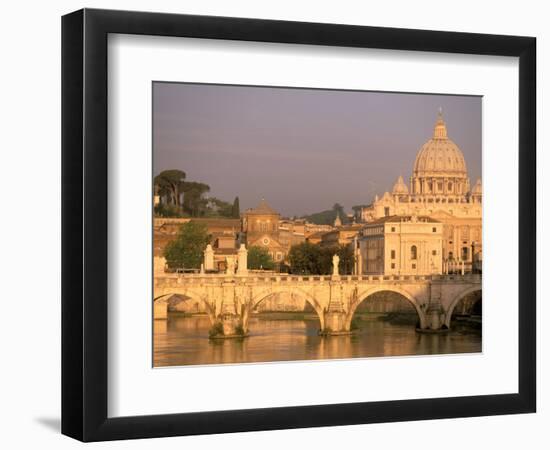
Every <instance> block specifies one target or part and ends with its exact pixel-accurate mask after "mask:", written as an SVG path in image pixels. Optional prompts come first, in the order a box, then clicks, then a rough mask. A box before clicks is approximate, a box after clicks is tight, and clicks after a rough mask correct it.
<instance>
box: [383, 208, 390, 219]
mask: <svg viewBox="0 0 550 450" xmlns="http://www.w3.org/2000/svg"><path fill="white" fill-rule="evenodd" d="M384 215H385V216H386V217H387V216H389V215H390V208H389V206H386V207H384Z"/></svg>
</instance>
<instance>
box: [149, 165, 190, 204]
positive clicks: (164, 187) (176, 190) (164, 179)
mask: <svg viewBox="0 0 550 450" xmlns="http://www.w3.org/2000/svg"><path fill="white" fill-rule="evenodd" d="M154 184H155V187H156V189H157V192H158V194H159V195H160V196H161V197H167V198H168V202H169V203H172V204H173V205H176V206H179V205H180V194H181V193H182V192H183V187H184V184H185V172H183V171H182V170H176V169H173V170H163V171H162V172H161V173H159V174H158V175H157V176H156V177H155V179H154Z"/></svg>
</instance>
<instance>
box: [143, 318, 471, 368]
mask: <svg viewBox="0 0 550 450" xmlns="http://www.w3.org/2000/svg"><path fill="white" fill-rule="evenodd" d="M405 322H406V321H405ZM359 323H360V326H359V329H358V330H356V332H355V333H353V334H352V335H348V336H331V337H322V336H319V335H318V329H319V321H318V320H317V319H316V318H315V317H314V316H309V315H307V314H306V315H302V314H286V315H285V314H284V313H283V314H261V315H258V316H254V317H252V318H251V319H250V323H249V330H250V336H249V337H247V338H245V339H225V340H210V339H208V330H209V329H210V321H209V319H208V317H206V316H204V315H191V316H185V315H177V314H175V315H170V316H169V318H168V320H156V321H154V355H153V356H154V366H155V367H161V366H184V365H196V364H225V363H250V362H265V361H296V360H312V359H334V358H365V357H375V356H378V357H379V356H404V355H433V354H449V353H476V352H480V351H481V330H479V329H475V327H472V326H470V325H468V324H461V323H458V324H454V325H453V327H452V330H451V331H449V332H448V333H446V334H421V333H417V332H416V330H415V326H414V324H411V323H395V322H391V321H387V320H377V319H370V318H365V319H363V320H361V321H360V322H359Z"/></svg>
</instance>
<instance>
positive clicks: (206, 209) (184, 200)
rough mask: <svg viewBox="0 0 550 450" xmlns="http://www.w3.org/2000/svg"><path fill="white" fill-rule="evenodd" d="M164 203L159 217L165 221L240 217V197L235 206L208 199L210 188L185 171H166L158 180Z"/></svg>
mask: <svg viewBox="0 0 550 450" xmlns="http://www.w3.org/2000/svg"><path fill="white" fill-rule="evenodd" d="M154 187H155V194H156V195H159V196H160V199H161V201H160V203H159V204H158V205H156V206H155V215H157V216H161V217H232V218H236V219H238V218H239V217H240V214H241V212H240V207H239V197H235V200H234V201H233V203H229V202H226V201H224V200H220V199H218V198H215V197H208V196H207V194H208V192H210V186H209V185H207V184H205V183H200V182H197V181H189V180H187V179H186V173H185V172H184V171H182V170H175V169H174V170H164V171H162V172H161V173H160V174H158V175H157V176H156V177H155V178H154Z"/></svg>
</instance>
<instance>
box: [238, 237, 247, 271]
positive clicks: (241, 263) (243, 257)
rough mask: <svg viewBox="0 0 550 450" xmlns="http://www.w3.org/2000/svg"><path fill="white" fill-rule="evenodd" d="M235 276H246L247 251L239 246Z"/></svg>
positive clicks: (242, 246) (242, 245)
mask: <svg viewBox="0 0 550 450" xmlns="http://www.w3.org/2000/svg"><path fill="white" fill-rule="evenodd" d="M237 275H241V276H244V275H248V250H247V249H246V247H245V246H244V244H241V246H240V248H239V251H238V253H237Z"/></svg>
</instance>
